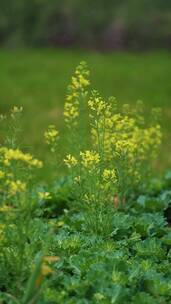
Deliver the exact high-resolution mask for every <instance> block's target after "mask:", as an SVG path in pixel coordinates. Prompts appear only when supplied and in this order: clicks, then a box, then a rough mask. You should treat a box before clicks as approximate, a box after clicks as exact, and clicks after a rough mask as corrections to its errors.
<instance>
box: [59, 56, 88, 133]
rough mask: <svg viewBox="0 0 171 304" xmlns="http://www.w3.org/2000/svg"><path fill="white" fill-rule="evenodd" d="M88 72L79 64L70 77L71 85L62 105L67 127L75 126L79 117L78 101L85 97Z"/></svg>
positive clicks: (83, 64) (82, 63)
mask: <svg viewBox="0 0 171 304" xmlns="http://www.w3.org/2000/svg"><path fill="white" fill-rule="evenodd" d="M88 75H89V71H88V70H87V66H86V63H85V62H81V63H80V64H79V66H78V67H77V68H76V71H75V75H74V76H73V77H72V80H71V85H70V86H69V87H68V95H67V97H66V102H65V105H64V117H65V122H66V123H67V124H68V126H69V127H71V125H76V124H77V118H78V116H79V101H80V99H83V98H84V97H85V96H86V95H87V92H86V87H87V86H88V85H89V80H88V78H87V77H88Z"/></svg>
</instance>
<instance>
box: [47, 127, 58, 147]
mask: <svg viewBox="0 0 171 304" xmlns="http://www.w3.org/2000/svg"><path fill="white" fill-rule="evenodd" d="M44 136H45V140H46V143H47V144H49V145H51V144H53V143H54V142H56V140H57V139H59V132H58V130H57V129H56V127H55V126H54V125H50V126H49V127H48V130H47V131H46V132H45V134H44Z"/></svg>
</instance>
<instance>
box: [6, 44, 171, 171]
mask: <svg viewBox="0 0 171 304" xmlns="http://www.w3.org/2000/svg"><path fill="white" fill-rule="evenodd" d="M81 60H86V61H87V63H88V65H89V67H90V70H91V83H92V86H93V88H96V89H98V90H99V91H100V93H101V94H102V96H104V97H107V96H110V95H113V96H115V97H116V98H117V100H118V102H120V103H131V104H134V103H135V102H136V101H137V100H138V99H141V100H143V101H144V104H145V105H146V107H147V113H148V111H149V109H150V108H151V107H154V106H157V107H158V106H159V107H161V108H162V110H163V111H162V112H163V114H162V115H163V116H162V124H163V129H164V140H163V146H162V150H161V155H160V157H159V161H158V167H157V168H159V169H160V170H161V169H162V170H163V169H166V168H168V167H170V168H171V153H170V151H171V85H170V80H171V54H170V53H166V52H155V53H145V54H132V53H113V54H109V53H105V54H99V53H96V52H87V51H78V50H77V51H75V50H53V49H52V50H51V49H50V50H22V51H7V50H1V51H0V67H1V68H0V83H1V89H0V112H1V113H5V112H7V111H8V110H9V109H10V107H12V106H14V105H23V107H24V119H23V144H24V146H27V147H28V149H30V151H31V152H33V153H34V154H35V155H36V156H38V157H39V158H41V159H43V160H48V159H49V153H48V150H47V148H46V145H45V144H44V139H43V133H44V131H45V129H46V128H47V126H48V124H50V123H55V124H56V125H57V126H58V127H59V128H60V129H62V126H63V121H62V110H63V104H64V99H65V93H66V87H67V85H68V83H69V81H70V77H71V75H72V73H73V70H74V69H75V67H76V65H78V63H79V62H80V61H81ZM61 153H62V147H61ZM43 174H44V176H46V177H49V176H50V172H49V171H48V169H47V168H46V167H45V168H44V171H43Z"/></svg>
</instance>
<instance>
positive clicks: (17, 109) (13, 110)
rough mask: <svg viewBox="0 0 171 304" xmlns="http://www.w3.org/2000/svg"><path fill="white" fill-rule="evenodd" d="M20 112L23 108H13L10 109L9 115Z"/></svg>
mask: <svg viewBox="0 0 171 304" xmlns="http://www.w3.org/2000/svg"><path fill="white" fill-rule="evenodd" d="M22 111H23V107H17V106H14V107H13V108H12V109H11V114H17V113H21V112H22Z"/></svg>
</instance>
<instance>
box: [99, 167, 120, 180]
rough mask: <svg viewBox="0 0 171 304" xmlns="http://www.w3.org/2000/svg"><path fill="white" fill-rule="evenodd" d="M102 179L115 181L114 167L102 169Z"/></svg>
mask: <svg viewBox="0 0 171 304" xmlns="http://www.w3.org/2000/svg"><path fill="white" fill-rule="evenodd" d="M102 177H103V180H104V181H110V180H111V181H116V179H117V178H116V170H115V169H104V171H103V175H102Z"/></svg>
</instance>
